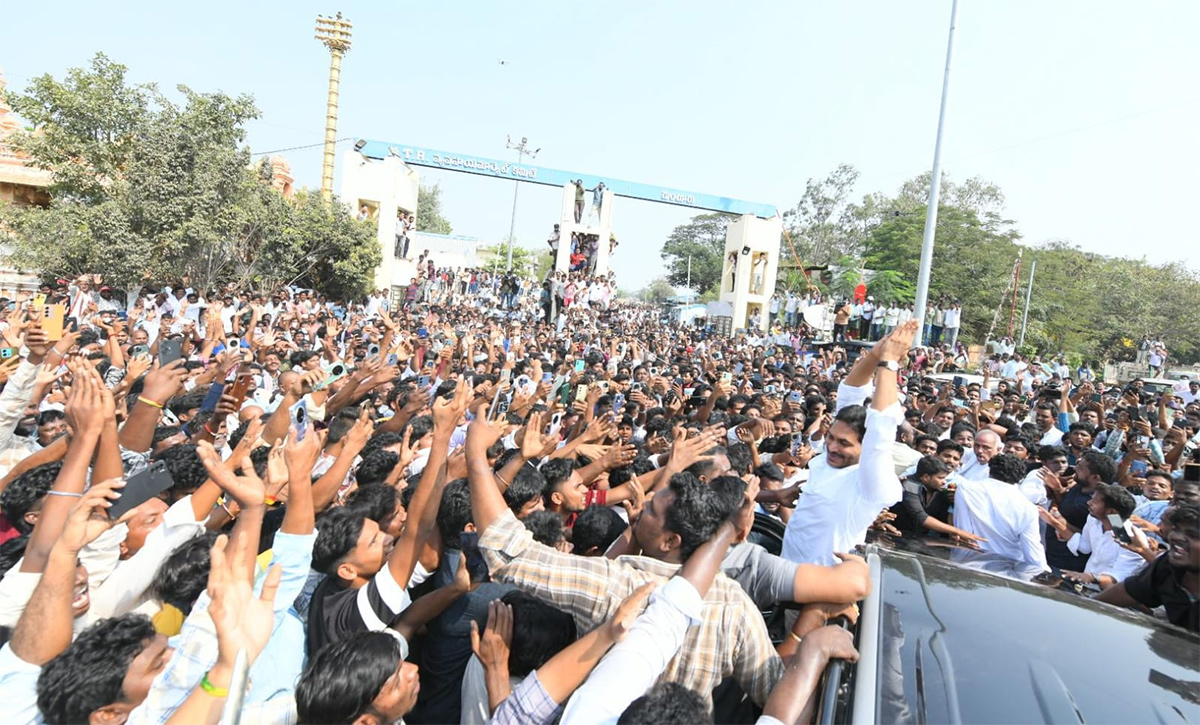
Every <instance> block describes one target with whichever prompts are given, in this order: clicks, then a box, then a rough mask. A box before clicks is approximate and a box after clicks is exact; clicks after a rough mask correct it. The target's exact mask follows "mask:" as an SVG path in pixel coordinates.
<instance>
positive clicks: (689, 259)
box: [687, 254, 692, 289]
mask: <svg viewBox="0 0 1200 725" xmlns="http://www.w3.org/2000/svg"><path fill="white" fill-rule="evenodd" d="M687 286H688V289H691V288H692V255H690V254H689V255H688V283H687Z"/></svg>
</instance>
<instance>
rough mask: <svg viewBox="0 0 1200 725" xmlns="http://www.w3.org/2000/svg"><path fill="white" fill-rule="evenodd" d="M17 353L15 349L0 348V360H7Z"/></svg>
mask: <svg viewBox="0 0 1200 725" xmlns="http://www.w3.org/2000/svg"><path fill="white" fill-rule="evenodd" d="M18 352H19V351H18V350H17V348H15V347H0V360H7V359H9V358H10V357H13V356H14V355H16V354H17V353H18Z"/></svg>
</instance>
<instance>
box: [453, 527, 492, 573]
mask: <svg viewBox="0 0 1200 725" xmlns="http://www.w3.org/2000/svg"><path fill="white" fill-rule="evenodd" d="M458 545H459V547H460V551H462V553H463V556H465V557H467V573H468V574H469V575H470V576H471V583H472V584H474V583H478V582H486V581H487V580H488V568H487V562H485V561H484V560H483V554H482V553H480V551H479V532H477V531H463V532H462V533H460V534H459V542H458Z"/></svg>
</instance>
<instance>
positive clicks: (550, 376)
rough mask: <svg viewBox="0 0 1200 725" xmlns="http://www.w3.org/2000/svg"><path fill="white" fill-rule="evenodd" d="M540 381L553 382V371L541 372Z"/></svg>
mask: <svg viewBox="0 0 1200 725" xmlns="http://www.w3.org/2000/svg"><path fill="white" fill-rule="evenodd" d="M542 382H543V383H552V382H554V373H552V372H550V373H542Z"/></svg>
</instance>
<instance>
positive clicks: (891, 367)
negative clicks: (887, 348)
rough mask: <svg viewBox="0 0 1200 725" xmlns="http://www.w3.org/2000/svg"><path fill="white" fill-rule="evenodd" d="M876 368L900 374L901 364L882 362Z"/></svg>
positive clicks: (889, 361) (892, 361)
mask: <svg viewBox="0 0 1200 725" xmlns="http://www.w3.org/2000/svg"><path fill="white" fill-rule="evenodd" d="M875 367H877V368H887V369H888V370H891V371H892V372H894V373H898V372H900V363H898V362H896V361H895V360H880V361H879V364H878V365H876V366H875Z"/></svg>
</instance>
